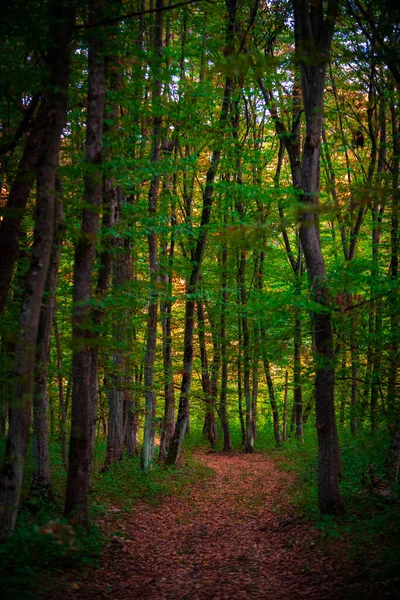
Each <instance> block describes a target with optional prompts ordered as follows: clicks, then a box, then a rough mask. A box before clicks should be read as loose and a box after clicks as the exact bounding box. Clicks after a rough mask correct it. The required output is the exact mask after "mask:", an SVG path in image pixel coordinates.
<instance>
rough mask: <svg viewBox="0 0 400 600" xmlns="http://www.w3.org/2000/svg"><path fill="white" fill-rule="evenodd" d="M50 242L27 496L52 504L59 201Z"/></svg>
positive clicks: (60, 233) (60, 227)
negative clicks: (50, 386)
mask: <svg viewBox="0 0 400 600" xmlns="http://www.w3.org/2000/svg"><path fill="white" fill-rule="evenodd" d="M56 192H57V194H60V192H61V188H60V182H59V180H58V179H57V180H56ZM54 209H55V210H54V242H53V249H52V253H51V257H50V264H49V269H48V272H47V281H46V286H45V294H44V297H43V305H42V310H41V314H40V321H39V332H38V339H37V352H36V376H35V384H34V391H33V460H34V465H33V473H32V487H31V492H30V494H31V495H32V496H39V497H41V498H43V499H44V500H53V495H52V492H51V475H50V460H49V440H48V409H49V406H48V392H47V365H48V361H49V356H50V338H51V326H52V322H53V317H54V307H55V294H56V289H57V280H58V267H59V264H60V258H61V244H62V240H63V234H64V231H65V227H64V223H63V222H62V213H63V206H62V204H61V202H60V199H59V198H57V197H56V198H55V203H54Z"/></svg>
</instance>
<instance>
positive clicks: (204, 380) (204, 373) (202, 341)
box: [197, 300, 217, 448]
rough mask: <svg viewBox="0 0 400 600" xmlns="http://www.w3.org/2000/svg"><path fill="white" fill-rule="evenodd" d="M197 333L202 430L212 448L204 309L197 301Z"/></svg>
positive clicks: (212, 409)
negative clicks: (202, 417) (201, 398)
mask: <svg viewBox="0 0 400 600" xmlns="http://www.w3.org/2000/svg"><path fill="white" fill-rule="evenodd" d="M197 320H198V326H197V332H198V335H199V348H200V359H201V384H202V388H203V394H204V401H205V405H206V416H205V422H204V430H205V433H206V435H207V438H208V441H209V442H210V446H211V448H214V446H215V442H216V440H217V435H216V434H217V431H216V424H215V406H214V397H213V393H212V387H211V377H210V371H209V368H208V358H207V348H206V338H205V319H204V308H203V304H202V301H201V300H198V301H197Z"/></svg>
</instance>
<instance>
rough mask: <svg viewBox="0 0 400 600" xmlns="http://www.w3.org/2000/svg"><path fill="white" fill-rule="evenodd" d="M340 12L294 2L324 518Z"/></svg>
mask: <svg viewBox="0 0 400 600" xmlns="http://www.w3.org/2000/svg"><path fill="white" fill-rule="evenodd" d="M337 11H338V4H337V2H336V1H335V0H330V1H329V2H328V7H327V14H326V16H324V6H323V2H322V0H318V1H317V2H308V0H294V12H295V40H296V55H297V59H298V60H299V62H300V69H301V83H302V92H303V102H304V111H305V116H306V136H305V143H304V148H303V156H302V163H301V195H300V201H301V203H302V205H303V210H302V212H301V214H300V236H301V243H302V247H303V251H304V255H305V260H306V264H307V269H308V272H309V275H310V280H311V285H312V292H313V298H314V301H315V302H317V303H318V304H319V306H320V308H319V310H318V311H315V312H313V314H312V324H313V330H314V338H315V364H316V383H315V397H316V413H317V415H316V416H317V432H318V499H319V507H320V510H321V512H322V513H329V514H343V513H344V504H343V502H342V499H341V497H340V491H339V477H340V471H341V461H340V450H339V441H338V436H337V429H336V420H335V406H334V385H335V368H334V347H333V333H332V323H331V313H330V311H329V309H328V308H327V307H326V304H327V303H328V299H329V292H328V287H327V283H326V269H325V263H324V259H323V256H322V251H321V244H320V236H319V226H318V218H317V214H316V207H317V205H318V193H319V162H320V141H321V130H322V115H323V106H324V87H325V77H326V67H327V62H328V60H329V54H330V47H331V40H332V35H333V30H334V25H335V21H336V16H337Z"/></svg>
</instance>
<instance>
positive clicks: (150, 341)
mask: <svg viewBox="0 0 400 600" xmlns="http://www.w3.org/2000/svg"><path fill="white" fill-rule="evenodd" d="M163 7H164V0H156V8H157V9H158V10H159V12H158V13H157V14H156V17H155V26H154V51H155V60H156V67H155V74H154V75H155V76H154V84H153V91H152V103H153V107H154V112H155V116H154V117H153V142H152V149H151V163H152V164H153V165H154V166H156V165H157V163H158V162H159V161H160V157H161V122H162V118H161V116H160V115H159V114H158V113H159V111H160V98H161V88H162V83H161V78H160V77H161V73H160V68H161V57H162V52H163V10H162V9H163ZM156 170H157V167H156ZM159 186H160V177H159V175H158V174H157V173H156V174H154V175H153V179H152V181H151V184H150V190H149V199H148V214H149V219H150V221H151V228H150V232H149V233H148V236H147V243H148V252H149V263H150V286H151V289H150V300H149V308H148V320H147V343H146V356H145V359H144V394H145V401H146V414H145V422H144V436H143V448H142V455H141V466H142V469H144V470H147V469H149V468H150V467H151V464H152V462H153V458H154V434H155V418H156V391H155V388H154V365H155V359H156V346H157V314H158V296H159V293H158V287H157V279H158V276H159V264H158V249H157V245H158V244H157V227H156V222H155V220H156V216H157V201H158V193H159Z"/></svg>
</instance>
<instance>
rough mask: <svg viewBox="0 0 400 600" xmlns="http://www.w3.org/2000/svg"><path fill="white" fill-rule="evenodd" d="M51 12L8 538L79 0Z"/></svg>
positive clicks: (0, 495)
mask: <svg viewBox="0 0 400 600" xmlns="http://www.w3.org/2000/svg"><path fill="white" fill-rule="evenodd" d="M51 17H52V22H51V26H50V31H51V35H52V38H51V48H50V50H49V53H48V55H47V58H46V60H47V63H48V71H49V88H48V90H49V91H48V92H47V93H46V95H45V99H44V100H43V102H45V103H46V122H45V130H44V136H43V147H42V148H41V151H40V156H39V160H38V166H37V175H36V181H37V191H36V197H37V202H36V221H35V232H34V243H33V247H32V258H31V265H30V269H29V273H28V275H27V280H26V286H25V293H24V299H23V304H22V313H21V317H20V331H19V335H18V339H17V343H16V349H15V367H14V381H15V383H14V393H13V405H12V409H11V415H10V427H9V432H8V437H7V444H6V451H5V457H4V462H3V466H2V471H1V476H0V504H1V505H2V506H3V507H4V510H3V511H2V512H1V513H0V540H5V539H6V538H7V537H8V536H9V534H10V533H11V531H12V530H13V529H14V526H15V521H16V517H17V512H18V506H19V501H20V494H21V484H22V477H23V471H24V463H25V456H26V450H27V445H28V436H29V426H30V418H31V409H32V391H33V379H34V362H35V348H36V340H37V333H38V327H39V317H40V306H41V302H42V297H43V291H44V287H45V282H46V276H47V269H48V265H49V261H50V255H51V245H52V240H53V219H54V190H55V176H56V167H57V164H58V154H59V148H60V140H61V132H62V129H63V127H64V124H65V117H66V111H67V101H68V84H69V73H70V60H71V34H72V27H73V24H74V21H75V3H74V2H66V1H62V2H57V3H55V4H54V5H53V6H52V11H51Z"/></svg>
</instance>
